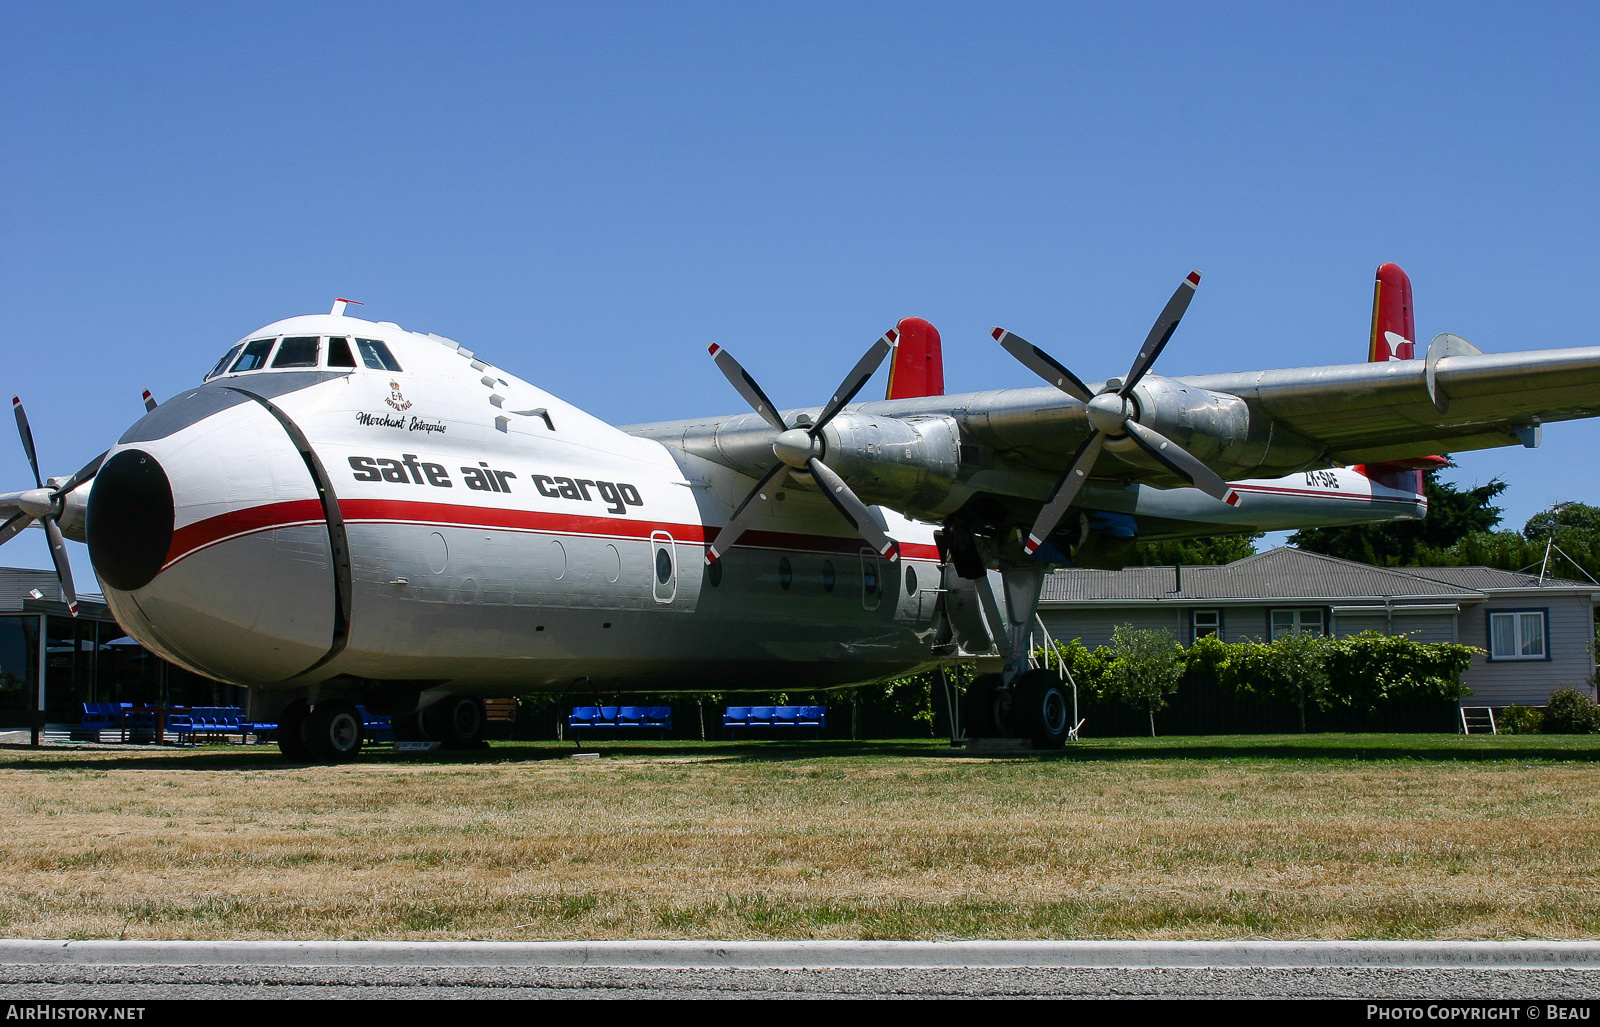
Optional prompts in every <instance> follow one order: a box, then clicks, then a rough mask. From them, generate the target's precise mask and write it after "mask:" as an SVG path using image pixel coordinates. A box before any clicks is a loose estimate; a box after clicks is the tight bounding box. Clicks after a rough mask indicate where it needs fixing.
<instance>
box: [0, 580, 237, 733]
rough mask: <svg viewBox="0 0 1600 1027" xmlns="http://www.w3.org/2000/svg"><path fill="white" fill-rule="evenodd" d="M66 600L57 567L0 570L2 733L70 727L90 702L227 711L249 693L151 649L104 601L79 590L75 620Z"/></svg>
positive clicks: (0, 693) (0, 711)
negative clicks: (122, 624) (123, 625)
mask: <svg viewBox="0 0 1600 1027" xmlns="http://www.w3.org/2000/svg"><path fill="white" fill-rule="evenodd" d="M60 596H61V588H60V585H59V584H58V583H57V581H56V572H55V571H53V570H35V569H32V568H24V567H0V731H5V730H6V729H8V728H36V727H44V726H46V725H50V726H53V727H54V728H56V729H63V730H64V729H66V728H67V727H69V726H71V725H74V724H77V723H78V721H79V719H80V718H81V717H82V715H83V709H82V705H81V704H82V703H86V702H132V703H156V702H172V703H176V704H180V705H190V704H194V705H210V706H224V705H229V704H230V703H237V701H238V697H239V696H241V695H242V694H243V693H242V690H241V689H238V688H234V687H233V686H230V685H222V684H218V683H217V682H214V681H211V680H209V679H207V678H203V677H201V676H200V675H198V674H193V673H191V672H189V671H187V670H184V669H183V668H181V667H176V666H173V665H172V664H169V663H167V662H166V661H165V660H162V659H161V658H160V657H158V656H156V655H155V654H153V653H149V652H146V651H145V649H144V647H143V646H141V645H139V643H137V642H135V641H134V640H133V639H131V638H129V637H128V633H127V632H126V631H124V630H123V629H122V628H121V627H119V626H118V625H117V622H116V620H115V618H113V617H112V616H111V611H110V610H109V609H108V608H107V607H106V604H105V600H104V598H103V597H101V596H99V595H95V594H91V593H79V595H78V616H76V617H73V616H71V614H70V612H69V611H68V610H67V604H66V603H64V602H62V601H61V598H60ZM41 638H42V639H44V645H43V646H41V645H40V644H39V640H40V639H41Z"/></svg>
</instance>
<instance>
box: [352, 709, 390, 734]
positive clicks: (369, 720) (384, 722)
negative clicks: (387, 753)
mask: <svg viewBox="0 0 1600 1027" xmlns="http://www.w3.org/2000/svg"><path fill="white" fill-rule="evenodd" d="M356 712H357V713H360V714H361V733H362V735H364V736H365V738H366V740H367V741H369V742H392V741H394V721H393V720H391V719H390V718H388V717H377V716H373V715H372V714H370V713H368V712H367V708H366V707H365V706H357V707H356Z"/></svg>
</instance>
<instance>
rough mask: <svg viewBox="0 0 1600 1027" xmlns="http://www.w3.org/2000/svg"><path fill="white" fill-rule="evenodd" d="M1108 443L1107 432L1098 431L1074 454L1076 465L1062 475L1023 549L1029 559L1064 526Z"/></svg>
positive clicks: (1040, 512)
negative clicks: (1097, 458)
mask: <svg viewBox="0 0 1600 1027" xmlns="http://www.w3.org/2000/svg"><path fill="white" fill-rule="evenodd" d="M1105 444H1106V437H1105V433H1104V432H1100V431H1096V432H1093V433H1092V434H1090V436H1089V437H1088V438H1086V439H1084V440H1083V444H1082V445H1080V446H1079V447H1078V451H1077V452H1076V453H1074V454H1073V455H1072V463H1070V464H1068V465H1067V469H1066V470H1065V471H1064V472H1062V474H1061V478H1060V480H1059V481H1057V482H1056V490H1055V492H1054V493H1053V494H1051V496H1050V501H1049V502H1047V503H1045V505H1044V509H1042V510H1040V511H1039V516H1038V517H1037V518H1035V519H1034V522H1033V527H1032V528H1030V529H1029V530H1028V540H1027V541H1026V542H1024V543H1023V544H1022V548H1023V550H1024V551H1025V552H1027V554H1028V555H1029V556H1032V555H1033V551H1034V550H1035V549H1038V548H1039V547H1040V546H1041V545H1043V544H1044V540H1045V539H1047V538H1049V537H1050V533H1051V532H1052V531H1055V530H1056V525H1058V524H1060V523H1061V518H1063V517H1065V516H1066V515H1067V508H1068V507H1070V506H1071V505H1072V501H1073V500H1074V499H1076V498H1078V491H1079V490H1080V489H1082V488H1083V486H1084V483H1085V482H1087V481H1088V480H1089V472H1090V471H1091V470H1093V469H1094V461H1095V458H1096V457H1098V456H1099V455H1100V447H1101V446H1104V445H1105Z"/></svg>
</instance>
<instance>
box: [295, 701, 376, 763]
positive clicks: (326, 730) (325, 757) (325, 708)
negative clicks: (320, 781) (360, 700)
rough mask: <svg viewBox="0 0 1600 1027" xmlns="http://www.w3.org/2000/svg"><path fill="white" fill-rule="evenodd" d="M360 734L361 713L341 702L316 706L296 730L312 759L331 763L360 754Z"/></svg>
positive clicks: (348, 704) (323, 703)
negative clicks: (302, 725) (298, 729)
mask: <svg viewBox="0 0 1600 1027" xmlns="http://www.w3.org/2000/svg"><path fill="white" fill-rule="evenodd" d="M364 735H365V731H364V730H363V728H362V724H361V711H359V710H357V709H356V707H355V704H354V703H349V702H345V701H344V700H342V699H334V700H330V701H327V702H319V703H317V705H316V706H315V707H314V708H313V709H312V710H311V715H310V716H308V717H306V722H305V726H304V727H303V728H301V729H300V737H301V738H302V739H304V741H305V745H306V749H307V750H308V751H309V753H310V756H311V758H312V759H315V760H322V761H326V762H335V763H336V762H341V761H343V760H349V759H354V758H355V757H357V756H359V755H361V745H362V743H363V742H364V741H365V738H364Z"/></svg>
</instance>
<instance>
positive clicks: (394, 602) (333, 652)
mask: <svg viewBox="0 0 1600 1027" xmlns="http://www.w3.org/2000/svg"><path fill="white" fill-rule="evenodd" d="M1199 281H1200V275H1199V272H1193V273H1191V274H1190V275H1188V276H1187V277H1186V278H1184V280H1183V281H1182V282H1181V283H1180V284H1179V286H1178V288H1177V291H1176V292H1175V293H1174V294H1173V296H1172V298H1171V299H1170V300H1169V301H1168V302H1167V304H1166V306H1165V308H1164V309H1163V310H1162V312H1161V314H1160V316H1159V317H1158V318H1157V320H1156V323H1155V325H1154V327H1153V328H1152V329H1151V331H1150V333H1149V336H1148V337H1147V338H1146V339H1145V342H1144V344H1143V346H1142V347H1141V348H1140V349H1139V351H1138V353H1137V356H1136V357H1135V359H1134V361H1133V364H1132V366H1131V368H1130V369H1129V370H1128V371H1127V373H1126V374H1124V375H1123V376H1122V377H1121V378H1108V379H1106V380H1104V381H1099V382H1086V381H1084V380H1083V379H1080V378H1079V377H1077V376H1076V375H1075V374H1074V373H1073V372H1072V371H1070V370H1068V369H1067V367H1066V366H1065V365H1063V364H1061V363H1060V362H1058V361H1057V360H1056V359H1055V358H1054V357H1053V356H1051V355H1050V354H1049V353H1047V352H1046V351H1045V350H1044V349H1042V348H1040V347H1037V346H1035V345H1033V344H1032V343H1031V342H1028V341H1025V340H1024V339H1023V338H1022V337H1021V336H1019V335H1017V334H1015V333H1012V332H1010V331H1008V330H1006V329H1002V328H996V329H995V330H994V331H993V333H992V334H993V337H994V338H995V340H996V341H997V342H998V343H999V344H1000V345H1001V346H1002V347H1003V348H1004V349H1005V350H1007V352H1009V353H1010V354H1011V355H1012V356H1014V357H1015V358H1017V359H1018V360H1020V361H1021V362H1022V363H1023V364H1024V365H1025V366H1027V367H1029V368H1030V369H1032V370H1034V371H1035V372H1036V373H1038V374H1039V375H1040V377H1041V378H1043V379H1044V381H1045V382H1046V383H1047V384H1045V385H1044V386H1042V387H1036V388H1019V389H1000V390H991V391H983V392H973V393H966V394H959V395H946V394H944V389H943V376H942V369H941V368H942V355H941V350H940V341H939V337H938V333H937V331H935V330H934V329H933V327H932V326H931V325H929V324H927V322H924V321H920V320H918V319H915V318H908V319H905V320H903V321H901V322H900V323H899V325H898V326H897V327H896V328H895V329H891V330H890V331H889V332H887V333H885V334H884V335H883V336H882V337H881V338H879V339H878V340H877V341H876V342H874V343H873V344H872V346H871V347H869V349H868V350H867V353H866V355H865V356H863V357H862V358H861V360H860V361H859V362H858V363H857V364H856V366H855V367H854V368H853V369H852V370H851V371H850V373H849V374H848V375H846V377H845V378H844V380H843V382H842V383H841V385H840V386H839V389H838V390H837V391H836V392H835V393H834V394H833V396H832V397H831V398H830V399H829V400H828V401H827V402H826V403H824V404H822V405H819V406H810V407H801V408H795V409H785V410H779V409H778V408H777V407H776V406H775V404H774V403H773V402H772V400H771V399H770V398H769V397H768V396H767V394H766V392H765V391H764V390H763V389H762V388H761V386H760V385H759V384H758V383H757V381H756V379H755V378H754V377H753V376H752V375H751V374H750V373H749V372H747V371H746V370H745V369H744V367H743V366H742V365H741V364H740V363H739V362H738V361H737V360H735V359H734V357H733V356H732V355H731V353H729V351H728V350H726V349H724V348H722V347H721V346H719V345H716V344H713V345H712V346H711V347H710V355H711V357H712V360H713V361H714V363H715V365H716V366H717V368H718V369H719V370H720V371H721V372H722V373H723V374H724V376H725V377H726V378H727V379H728V381H729V382H730V384H732V385H733V387H734V388H735V390H736V391H738V392H739V394H740V395H741V396H742V397H743V398H744V399H745V400H746V401H747V402H748V403H749V404H750V406H751V407H752V408H753V410H754V413H747V414H732V415H724V416H714V417H704V418H695V419H689V420H681V421H672V422H662V423H654V424H639V425H629V426H622V427H617V426H613V425H610V424H607V423H605V422H603V421H601V420H599V419H598V418H595V417H593V416H591V415H589V414H587V413H585V412H583V411H582V410H580V409H578V408H576V407H574V406H572V405H571V404H568V403H565V402H563V401H562V400H560V399H558V398H557V397H555V396H552V395H550V394H549V393H547V392H545V391H543V390H542V389H540V388H538V387H537V386H536V385H533V384H531V383H529V382H527V381H525V380H523V379H521V378H518V377H517V376H515V375H514V374H512V373H511V372H509V371H506V370H504V369H502V368H501V367H499V366H498V365H496V364H494V363H492V362H490V361H489V360H487V359H486V358H485V356H484V355H481V354H479V353H476V352H474V351H472V350H470V349H467V348H466V347H464V346H462V345H461V344H459V343H457V342H455V341H453V340H451V339H447V338H444V337H441V336H438V335H433V334H421V333H416V332H410V331H406V330H404V329H402V328H401V327H400V326H399V325H397V324H394V323H392V322H373V321H369V320H365V319H362V318H358V317H355V316H353V315H351V314H349V313H347V309H348V307H347V304H349V303H350V302H353V301H349V300H345V299H340V300H338V301H336V302H335V303H334V305H333V308H332V310H331V311H330V312H329V313H327V314H319V315H303V316H298V317H291V318H288V319H286V320H282V321H278V322H275V323H273V324H269V325H266V326H265V327H263V328H261V329H259V330H257V331H254V332H251V333H249V334H248V335H246V336H245V337H244V338H242V339H241V340H239V342H237V343H236V344H234V345H233V346H231V347H230V348H228V350H227V351H226V352H225V353H224V354H223V355H222V357H221V358H220V359H219V360H218V361H217V362H216V364H215V366H213V367H212V368H211V370H210V371H209V372H208V373H207V374H206V375H205V376H204V379H203V381H202V383H201V384H200V385H198V386H196V387H195V388H192V389H189V390H186V391H185V392H183V393H181V394H179V395H177V396H174V397H173V398H171V399H169V400H167V401H166V402H163V403H160V404H159V405H158V404H156V403H155V401H154V400H153V398H151V397H150V396H149V394H148V393H146V408H147V412H146V413H145V415H144V416H143V417H142V418H141V419H139V420H138V421H137V422H135V423H134V424H133V425H132V426H131V427H130V428H129V429H128V430H127V431H126V432H125V433H124V434H123V435H122V436H121V437H120V438H119V439H118V440H117V442H116V444H115V445H113V446H112V447H111V448H110V449H108V450H107V451H106V452H105V453H104V454H102V455H101V456H99V457H96V458H95V459H94V460H92V461H90V462H89V463H88V464H86V465H85V466H84V467H83V468H81V469H80V470H79V471H77V472H76V473H75V474H72V475H70V476H67V477H64V478H51V479H49V480H48V481H46V480H44V479H43V478H41V477H40V475H39V470H38V467H39V463H38V459H37V455H36V452H35V447H34V443H33V437H32V432H31V429H30V427H29V424H28V421H27V417H26V414H25V412H24V410H23V407H22V404H21V402H20V400H13V404H14V409H15V413H16V418H17V422H18V428H19V431H20V433H21V435H22V440H23V446H24V449H25V451H26V454H27V456H28V460H29V463H30V465H31V467H32V468H33V472H34V488H32V489H24V490H21V491H18V492H13V493H8V494H0V516H5V517H7V518H8V519H7V520H5V522H4V524H3V525H0V542H3V541H5V540H6V539H8V538H10V537H11V536H13V535H15V534H16V533H17V532H18V531H21V530H22V529H23V528H25V527H27V526H28V525H29V524H30V523H31V522H33V521H35V520H37V521H39V522H41V524H42V527H43V528H44V530H45V532H46V533H47V535H48V537H49V540H50V545H51V552H52V555H53V558H54V560H55V564H56V568H57V571H58V574H59V577H60V581H61V587H62V595H63V598H64V600H65V601H66V602H68V603H69V604H70V605H71V606H72V607H73V609H74V610H75V608H76V593H75V591H74V586H73V583H72V578H71V569H70V566H69V565H68V562H67V559H66V553H65V544H64V542H63V538H74V539H78V540H82V541H86V542H87V543H88V546H89V554H90V559H91V561H92V563H93V566H94V570H95V574H96V577H97V578H98V579H99V582H100V585H101V588H102V590H103V592H104V595H105V598H106V602H107V604H108V605H109V607H110V608H111V611H112V612H113V614H114V615H115V616H116V618H117V621H118V622H119V623H120V624H121V625H122V626H123V628H124V629H125V630H127V631H128V633H129V634H131V635H132V636H133V637H134V638H135V639H137V640H138V641H139V642H140V643H141V644H143V645H144V646H145V647H146V648H147V649H149V650H150V651H152V652H155V653H157V654H159V655H160V656H162V657H163V658H165V659H167V660H170V661H172V662H173V663H176V664H178V665H180V666H183V667H186V668H188V669H190V670H192V671H194V672H196V673H199V674H202V675H205V676H207V677H211V678H214V679H216V680H219V681H223V682H228V683H231V684H236V685H241V686H244V687H245V688H246V689H247V690H248V695H249V703H250V710H249V713H250V716H251V718H252V719H255V720H269V721H276V722H277V723H278V724H279V731H278V739H279V747H280V749H281V750H282V752H283V754H284V755H285V756H286V757H288V758H290V759H293V760H307V759H315V760H329V761H331V760H341V759H349V758H353V757H354V756H356V755H358V754H359V752H360V751H361V746H362V720H361V717H360V715H359V713H358V711H357V706H358V705H360V706H363V707H365V708H366V709H367V710H368V711H369V712H370V713H373V714H379V715H387V716H390V717H391V718H392V719H393V722H394V724H395V725H396V734H397V737H399V738H402V739H431V740H434V741H438V742H441V743H443V744H445V745H447V746H450V747H465V746H473V745H475V744H479V740H480V739H481V736H482V732H483V724H484V709H483V697H485V696H489V695H506V694H528V693H535V692H539V691H580V692H581V691H587V690H590V689H593V690H594V691H595V692H597V693H598V692H600V691H605V692H620V691H633V692H677V691H682V692H695V691H728V690H739V689H751V688H760V689H772V690H783V689H803V690H807V691H811V690H819V689H827V688H833V687H840V686H845V685H851V684H856V683H861V682H866V681H871V680H881V679H886V678H890V677H897V676H901V675H906V674H910V673H914V672H917V671H920V670H923V669H927V668H931V667H934V666H937V665H939V664H940V662H941V661H944V660H953V659H972V658H982V661H983V662H982V669H984V670H985V671H986V673H985V674H983V675H982V676H980V677H979V678H977V680H976V681H974V682H973V685H972V687H970V688H969V689H968V690H967V693H966V697H965V700H964V706H963V720H964V721H965V723H966V725H967V731H966V733H967V734H968V735H969V737H981V736H989V735H997V736H1008V737H1023V738H1031V739H1032V740H1033V741H1034V743H1035V744H1037V745H1041V746H1057V745H1060V744H1062V743H1063V741H1064V740H1065V739H1066V738H1067V737H1068V734H1069V730H1070V725H1069V724H1068V723H1067V720H1068V715H1067V710H1068V700H1067V698H1066V695H1065V694H1064V691H1063V685H1062V682H1061V679H1060V678H1059V677H1057V676H1056V675H1055V674H1054V673H1052V672H1049V671H1044V670H1039V669H1034V668H1031V667H1030V663H1029V640H1030V638H1031V637H1032V626H1033V623H1034V619H1035V612H1036V608H1037V603H1038V598H1039V593H1040V589H1041V587H1042V585H1043V581H1044V577H1045V575H1046V574H1048V573H1049V571H1050V570H1051V569H1052V567H1055V566H1063V565H1077V566H1113V567H1114V566H1119V565H1120V564H1121V562H1122V561H1123V560H1125V559H1126V556H1127V554H1128V552H1129V550H1130V547H1131V546H1132V545H1133V544H1134V542H1136V541H1137V540H1138V539H1152V538H1164V537H1182V536H1188V535H1207V534H1220V533H1227V532H1239V531H1263V530H1274V529H1283V528H1292V527H1293V528H1298V527H1313V526H1327V525H1333V524H1351V523H1363V522H1368V523H1371V522H1383V521H1388V520H1395V519H1407V518H1418V517H1422V516H1425V514H1426V512H1427V505H1426V497H1425V495H1424V492H1423V489H1422V484H1421V482H1422V469H1425V468H1428V467H1434V466H1439V464H1440V462H1441V461H1442V459H1443V458H1442V457H1440V456H1438V455H1437V454H1439V453H1441V452H1452V451H1461V450H1470V449H1479V448H1487V447H1493V446H1506V445H1515V444H1519V443H1520V444H1523V445H1530V446H1531V445H1537V444H1538V441H1539V438H1540V432H1541V431H1542V425H1543V424H1544V423H1546V422H1551V421H1561V420H1566V419H1572V418H1580V417H1592V416H1595V415H1596V414H1597V413H1600V347H1583V348H1571V349H1557V350H1542V351H1533V352H1521V353H1503V354H1485V353H1482V352H1481V351H1479V350H1478V349H1477V348H1476V347H1474V346H1472V345H1471V344H1470V343H1468V342H1466V341H1465V340H1463V339H1461V338H1459V337H1457V336H1454V335H1449V334H1444V335H1439V336H1437V337H1435V338H1434V339H1433V341H1432V342H1431V343H1430V344H1429V345H1428V346H1427V348H1426V350H1425V352H1424V355H1423V356H1422V357H1417V356H1416V355H1415V342H1414V340H1415V327H1414V320H1413V318H1412V313H1411V306H1410V303H1411V291H1410V283H1409V280H1408V279H1406V278H1405V275H1404V272H1402V271H1400V269H1399V268H1397V267H1395V266H1394V265H1384V267H1382V268H1380V269H1379V276H1378V280H1377V283H1376V285H1375V290H1376V291H1375V302H1374V318H1373V332H1372V339H1371V343H1370V346H1369V353H1368V356H1369V360H1368V361H1367V362H1365V363H1350V364H1336V365H1330V366H1323V367H1311V368H1298V369H1282V370H1268V371H1251V372H1243V373H1221V374H1206V375H1195V376H1188V377H1184V378H1168V377H1163V376H1161V375H1158V374H1155V373H1154V372H1153V368H1154V365H1155V363H1156V361H1157V359H1158V358H1159V357H1160V355H1161V352H1162V350H1163V348H1164V347H1165V346H1166V345H1167V342H1168V340H1169V339H1170V338H1171V337H1172V335H1173V332H1174V331H1175V329H1176V328H1177V327H1178V324H1179V322H1180V321H1181V319H1182V317H1183V316H1184V313H1185V311H1186V310H1187V308H1188V306H1189V303H1190V301H1191V299H1192V298H1193V297H1194V295H1195V290H1196V288H1197V286H1198V284H1199ZM891 353H892V354H894V360H893V361H892V362H891V370H890V383H889V388H888V391H887V396H886V398H885V399H883V400H874V401H870V402H860V403H857V402H855V399H856V397H857V395H858V394H859V392H860V391H861V389H862V388H863V387H864V386H865V384H866V382H867V381H868V379H869V378H870V377H871V376H872V375H873V374H874V373H875V371H876V370H877V369H878V367H879V366H881V364H882V362H883V361H884V360H885V359H886V358H888V357H889V356H890V354H891Z"/></svg>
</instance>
